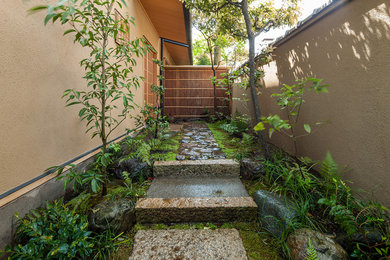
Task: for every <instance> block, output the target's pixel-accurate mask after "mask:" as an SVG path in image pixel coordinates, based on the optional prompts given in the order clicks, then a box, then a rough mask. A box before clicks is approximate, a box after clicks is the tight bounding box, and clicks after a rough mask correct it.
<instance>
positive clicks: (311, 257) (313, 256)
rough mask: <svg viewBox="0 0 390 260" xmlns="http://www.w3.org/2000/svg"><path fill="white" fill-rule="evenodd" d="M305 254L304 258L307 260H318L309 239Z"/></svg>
mask: <svg viewBox="0 0 390 260" xmlns="http://www.w3.org/2000/svg"><path fill="white" fill-rule="evenodd" d="M306 254H307V258H306V259H307V260H319V257H318V253H317V250H316V249H315V247H314V246H313V244H312V243H311V239H310V238H309V243H308V246H307V248H306Z"/></svg>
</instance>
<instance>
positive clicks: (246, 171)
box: [240, 158, 265, 180]
mask: <svg viewBox="0 0 390 260" xmlns="http://www.w3.org/2000/svg"><path fill="white" fill-rule="evenodd" d="M240 175H241V177H242V178H243V179H244V180H253V179H255V178H256V177H260V176H264V175H265V169H264V167H263V165H262V164H261V163H260V162H257V161H255V160H252V159H250V158H244V159H242V161H241V165H240Z"/></svg>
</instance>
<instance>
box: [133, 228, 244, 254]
mask: <svg viewBox="0 0 390 260" xmlns="http://www.w3.org/2000/svg"><path fill="white" fill-rule="evenodd" d="M144 259H193V260H204V259H207V260H217V259H231V260H246V259H248V258H247V256H246V251H245V248H244V245H243V243H242V240H241V238H240V234H239V233H238V231H237V230H236V229H217V230H177V229H172V230H140V231H138V232H137V233H136V235H135V237H134V249H133V252H132V254H131V256H130V258H129V260H144Z"/></svg>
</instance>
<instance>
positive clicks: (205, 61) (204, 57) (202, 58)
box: [195, 54, 211, 65]
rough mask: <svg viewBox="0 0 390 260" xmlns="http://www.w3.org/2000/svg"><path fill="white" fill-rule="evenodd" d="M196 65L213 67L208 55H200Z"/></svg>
mask: <svg viewBox="0 0 390 260" xmlns="http://www.w3.org/2000/svg"><path fill="white" fill-rule="evenodd" d="M195 65H211V63H210V59H209V57H207V55H206V54H202V55H199V57H197V61H196V63H195Z"/></svg>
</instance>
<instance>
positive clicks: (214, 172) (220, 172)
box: [153, 159, 240, 177]
mask: <svg viewBox="0 0 390 260" xmlns="http://www.w3.org/2000/svg"><path fill="white" fill-rule="evenodd" d="M153 173H154V176H155V177H161V176H177V177H179V176H237V177H238V176H239V175H240V164H239V163H237V162H235V161H234V160H231V159H219V160H183V161H157V162H155V163H154V165H153Z"/></svg>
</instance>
